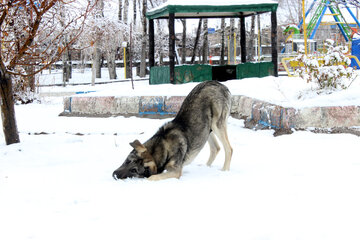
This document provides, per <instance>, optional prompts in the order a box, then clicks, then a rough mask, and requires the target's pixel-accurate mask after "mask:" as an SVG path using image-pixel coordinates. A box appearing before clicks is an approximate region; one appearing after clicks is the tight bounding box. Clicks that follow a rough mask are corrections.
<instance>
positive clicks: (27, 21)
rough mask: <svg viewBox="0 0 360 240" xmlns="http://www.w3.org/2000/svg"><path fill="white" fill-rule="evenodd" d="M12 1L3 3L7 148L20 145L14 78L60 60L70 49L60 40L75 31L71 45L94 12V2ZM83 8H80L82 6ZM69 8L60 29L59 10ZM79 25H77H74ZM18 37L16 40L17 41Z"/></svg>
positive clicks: (0, 73) (1, 73)
mask: <svg viewBox="0 0 360 240" xmlns="http://www.w3.org/2000/svg"><path fill="white" fill-rule="evenodd" d="M60 3H63V1H60V0H53V1H41V2H38V1H32V0H28V1H25V0H12V1H1V2H0V28H1V31H0V38H1V44H2V46H1V48H0V95H1V101H2V104H1V111H2V114H1V115H2V124H3V131H4V136H5V141H6V144H13V143H18V142H20V137H19V133H18V131H17V124H16V117H15V110H14V99H13V85H12V78H16V77H18V76H25V77H26V76H28V73H27V72H26V71H25V67H26V66H29V65H30V64H31V65H33V66H35V67H36V70H35V71H31V73H30V74H31V75H33V74H36V73H38V72H40V71H42V70H43V69H45V68H47V67H48V66H49V65H50V64H52V63H54V62H55V61H56V60H58V59H59V57H60V56H61V54H62V53H63V52H64V50H65V49H66V47H67V46H65V47H62V45H61V41H62V39H61V36H63V34H64V33H65V32H66V31H70V30H72V33H73V34H72V38H71V39H69V40H68V45H70V44H72V43H73V42H74V41H75V39H76V38H77V37H78V36H79V35H80V34H81V31H82V28H83V26H84V24H83V21H84V19H85V18H86V17H87V14H88V13H89V11H90V10H91V9H92V5H91V2H90V1H89V2H86V1H83V2H82V4H85V6H84V5H83V7H81V11H80V9H79V7H78V6H79V5H76V4H74V1H70V2H69V3H68V4H66V6H63V5H61V4H60ZM82 4H81V5H82ZM70 6H71V8H70ZM60 7H67V10H68V14H67V20H66V24H65V28H60V29H59V27H58V26H59V22H58V19H59V18H60V16H59V9H60ZM75 23H76V24H75ZM15 36H16V37H15Z"/></svg>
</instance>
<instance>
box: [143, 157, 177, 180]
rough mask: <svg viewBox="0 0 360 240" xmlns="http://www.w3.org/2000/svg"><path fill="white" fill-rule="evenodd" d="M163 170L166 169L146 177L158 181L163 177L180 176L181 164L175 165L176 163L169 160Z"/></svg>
mask: <svg viewBox="0 0 360 240" xmlns="http://www.w3.org/2000/svg"><path fill="white" fill-rule="evenodd" d="M165 170H166V172H163V173H160V174H156V175H151V176H150V177H149V178H148V179H149V180H151V181H158V180H163V179H168V178H180V177H181V173H182V166H176V163H175V161H173V160H172V161H170V162H169V163H168V164H167V165H166V167H165Z"/></svg>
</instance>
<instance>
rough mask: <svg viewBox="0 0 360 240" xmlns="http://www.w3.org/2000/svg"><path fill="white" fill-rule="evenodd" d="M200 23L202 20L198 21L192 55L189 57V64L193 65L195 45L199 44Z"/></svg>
mask: <svg viewBox="0 0 360 240" xmlns="http://www.w3.org/2000/svg"><path fill="white" fill-rule="evenodd" d="M201 23H202V18H200V19H199V25H198V28H197V32H196V38H195V43H194V48H193V53H192V57H191V64H194V61H195V56H196V50H197V45H198V42H199V38H200V32H201Z"/></svg>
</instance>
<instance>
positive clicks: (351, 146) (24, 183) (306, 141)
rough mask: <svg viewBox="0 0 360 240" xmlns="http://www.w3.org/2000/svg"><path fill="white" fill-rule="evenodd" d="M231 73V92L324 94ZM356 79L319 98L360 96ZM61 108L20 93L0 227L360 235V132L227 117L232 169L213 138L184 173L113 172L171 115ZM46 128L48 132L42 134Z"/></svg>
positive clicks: (278, 98) (52, 232) (12, 235)
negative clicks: (71, 113) (124, 176)
mask: <svg viewBox="0 0 360 240" xmlns="http://www.w3.org/2000/svg"><path fill="white" fill-rule="evenodd" d="M54 75H55V76H53V77H55V78H56V74H54ZM44 77H45V78H46V77H50V78H51V76H44V75H43V76H41V77H40V80H41V79H42V78H44ZM90 79H91V78H90ZM42 80H44V81H46V79H42ZM225 84H226V85H227V86H228V87H229V88H230V89H231V91H232V92H233V94H245V93H246V94H247V95H251V96H253V97H258V98H262V99H263V100H269V101H272V102H277V103H283V104H289V105H290V104H298V105H305V103H301V104H300V102H306V101H308V103H309V104H315V103H314V102H313V101H315V99H316V98H318V97H314V96H307V99H306V100H304V99H303V100H302V101H300V100H298V101H296V97H295V96H297V95H298V94H299V91H305V90H306V89H307V87H306V86H307V85H306V84H304V83H303V81H302V80H301V79H300V78H288V77H279V78H274V77H267V78H263V79H259V78H251V79H244V80H241V81H239V80H237V81H235V80H234V81H228V82H226V83H225ZM195 85H196V84H195V83H190V84H185V85H177V86H172V85H159V86H149V85H148V84H147V82H144V81H141V82H135V90H132V89H131V84H130V83H129V82H126V83H112V84H110V85H97V86H95V87H91V86H75V87H66V88H65V89H64V88H60V87H51V88H50V87H48V88H41V89H40V90H41V91H45V89H46V90H47V91H48V92H47V93H51V92H52V91H53V92H58V93H59V92H65V91H68V92H72V91H74V90H75V89H76V90H83V91H85V90H94V91H96V92H95V93H90V95H107V94H110V93H117V95H119V96H120V95H125V94H126V95H138V94H140V95H143V94H153V95H154V94H156V95H158V94H161V95H162V94H165V95H167V94H168V95H172V94H173V93H176V94H178V95H184V94H187V92H188V91H190V90H191V89H192V88H193V87H194V86H195ZM359 85H360V84H359V82H358V81H356V82H354V83H353V85H352V86H351V88H349V89H348V90H345V91H341V92H335V93H333V94H331V95H326V96H320V98H321V100H316V101H318V103H322V104H325V103H327V102H328V101H332V102H333V103H334V104H335V103H340V102H341V103H342V104H345V103H348V104H350V103H351V104H352V103H357V105H359V103H360V102H359V95H360V94H359V92H360V90H359V89H360V87H359ZM61 111H62V98H61V97H45V98H43V101H42V103H41V104H38V103H34V104H29V105H18V106H16V114H17V121H18V129H19V132H20V138H21V143H19V144H13V145H10V146H6V145H5V143H4V137H3V135H2V134H3V133H2V132H1V133H0V196H1V197H0V213H1V214H0V226H1V231H0V239H6V240H25V239H34V240H48V239H54V240H58V239H59V240H60V239H61V240H63V239H88V240H92V239H94V240H95V239H96V240H98V239H119V238H120V239H135V240H136V239H160V240H161V239H179V240H180V239H181V240H183V239H209V240H211V239H244V240H250V239H269V240H271V239H274V240H281V239H284V240H288V239H298V240H302V239H304V240H311V239H314V240H322V239H324V240H325V239H326V240H332V239H334V240H337V239H350V240H351V239H359V238H360V231H359V225H360V218H359V216H360V205H359V202H360V190H359V189H360V188H359V183H360V159H359V157H358V149H359V146H360V145H359V144H360V138H359V137H357V136H354V135H350V134H314V133H311V132H307V131H295V132H294V133H293V134H291V135H283V136H280V137H273V130H263V131H253V130H249V129H245V128H244V122H243V121H241V120H237V119H233V118H230V119H229V126H228V129H229V139H230V142H231V144H232V147H233V149H234V154H233V157H232V163H231V170H230V171H229V172H222V171H220V169H221V167H222V164H223V160H224V152H223V151H221V152H220V153H219V155H218V157H217V159H216V160H215V162H214V165H213V166H212V167H211V168H209V167H206V165H205V163H206V161H207V158H208V155H209V149H208V146H206V147H205V148H204V150H203V151H202V152H201V153H200V154H199V156H198V157H197V158H196V159H195V161H194V162H193V163H192V164H190V165H188V166H186V167H185V168H184V171H183V176H182V177H181V178H180V179H179V180H178V179H169V180H164V181H159V182H150V181H147V180H146V179H128V180H125V181H115V180H113V178H112V172H113V170H115V169H116V168H117V167H119V166H120V164H121V163H122V162H123V161H124V160H125V158H126V156H127V154H128V153H129V152H130V150H131V147H130V146H129V144H128V143H129V142H131V141H133V140H134V139H139V140H140V141H141V142H143V141H145V140H147V139H148V138H150V137H151V136H152V135H153V134H154V133H155V131H156V130H157V129H158V128H159V127H160V126H161V125H162V124H164V123H165V122H166V121H168V120H167V119H163V120H158V119H140V118H135V117H131V118H124V117H111V118H76V117H71V118H69V117H59V116H58V114H59V113H60V112H61ZM41 132H46V133H49V134H40V135H36V134H35V133H41Z"/></svg>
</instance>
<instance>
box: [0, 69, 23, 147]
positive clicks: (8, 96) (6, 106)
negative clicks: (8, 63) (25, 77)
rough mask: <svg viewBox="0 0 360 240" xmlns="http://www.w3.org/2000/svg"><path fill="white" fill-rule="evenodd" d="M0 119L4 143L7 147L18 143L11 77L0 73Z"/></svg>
mask: <svg viewBox="0 0 360 240" xmlns="http://www.w3.org/2000/svg"><path fill="white" fill-rule="evenodd" d="M0 96H1V118H2V125H3V131H4V136H5V142H6V144H7V145H10V144H13V143H19V142H20V137H19V132H18V130H17V126H16V118H15V107H14V98H13V90H12V81H11V77H10V76H9V75H8V74H5V73H4V72H3V71H1V72H0Z"/></svg>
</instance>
